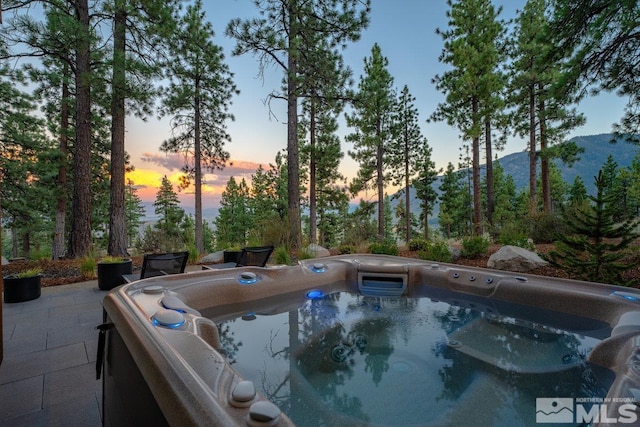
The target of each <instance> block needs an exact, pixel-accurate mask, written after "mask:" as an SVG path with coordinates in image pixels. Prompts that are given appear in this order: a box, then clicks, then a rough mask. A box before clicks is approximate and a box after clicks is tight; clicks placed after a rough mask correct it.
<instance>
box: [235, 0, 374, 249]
mask: <svg viewBox="0 0 640 427" xmlns="http://www.w3.org/2000/svg"><path fill="white" fill-rule="evenodd" d="M256 5H257V6H258V10H259V13H260V15H261V17H260V18H256V19H251V20H247V21H242V20H240V19H234V20H233V21H231V22H230V23H229V25H228V26H227V35H228V36H230V37H233V38H235V39H236V41H237V45H236V47H235V49H234V51H233V54H234V55H241V54H244V53H253V54H257V55H258V57H259V58H260V64H259V69H260V73H262V72H263V71H264V69H265V67H266V66H267V65H270V64H275V65H276V66H278V67H280V68H281V70H282V72H283V74H284V79H283V81H284V85H285V89H284V92H285V93H284V94H278V93H276V92H274V93H272V94H271V95H270V98H280V99H286V100H287V179H288V185H287V192H288V194H287V200H288V206H287V209H288V215H287V217H288V220H289V228H290V231H291V246H292V249H294V250H295V249H299V248H300V247H301V245H302V230H301V213H300V195H301V191H300V176H299V170H300V165H299V151H298V150H299V144H298V97H300V96H304V95H305V90H304V89H306V87H305V81H306V79H315V78H317V77H316V76H315V73H314V72H313V66H314V63H315V65H316V66H319V67H321V66H322V63H318V61H317V60H318V55H317V54H316V53H317V50H318V46H321V47H322V49H323V50H324V49H330V50H333V49H336V48H343V47H344V46H345V44H346V42H348V41H356V40H357V39H358V38H359V37H360V31H362V29H363V28H365V27H366V26H367V24H368V22H369V18H368V15H369V9H370V0H318V1H313V2H303V1H300V0H264V1H258V2H256ZM319 34H321V35H322V36H323V40H324V43H320V44H318V43H316V41H317V40H318V35H319Z"/></svg>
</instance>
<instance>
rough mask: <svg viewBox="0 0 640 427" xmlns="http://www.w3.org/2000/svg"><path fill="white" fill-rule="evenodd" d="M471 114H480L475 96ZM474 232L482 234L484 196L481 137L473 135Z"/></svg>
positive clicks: (478, 234)
mask: <svg viewBox="0 0 640 427" xmlns="http://www.w3.org/2000/svg"><path fill="white" fill-rule="evenodd" d="M471 110H472V112H471V114H472V115H473V117H477V116H478V100H477V99H476V98H475V97H474V98H473V99H472V100H471ZM472 153H473V154H472V156H473V164H472V171H473V233H474V234H475V235H476V236H481V235H482V198H481V191H480V138H479V137H478V136H474V137H473V146H472Z"/></svg>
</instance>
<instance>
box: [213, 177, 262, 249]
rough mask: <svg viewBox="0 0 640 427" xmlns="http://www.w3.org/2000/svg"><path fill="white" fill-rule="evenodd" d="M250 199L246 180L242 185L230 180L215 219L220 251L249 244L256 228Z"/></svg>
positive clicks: (232, 179)
mask: <svg viewBox="0 0 640 427" xmlns="http://www.w3.org/2000/svg"><path fill="white" fill-rule="evenodd" d="M249 197H250V194H249V187H248V186H247V183H246V181H245V180H244V178H243V179H242V180H241V181H240V183H237V182H236V180H235V179H234V178H233V177H231V178H229V181H228V182H227V187H226V188H225V190H224V191H223V192H222V200H221V201H220V210H219V211H218V216H217V217H216V219H215V225H216V231H215V236H216V243H217V244H216V246H217V247H218V248H219V249H224V248H226V247H244V246H245V245H246V244H247V241H248V238H249V233H250V231H251V230H252V229H253V227H254V218H253V216H252V212H251V206H250V201H249Z"/></svg>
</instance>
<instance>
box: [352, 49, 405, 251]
mask: <svg viewBox="0 0 640 427" xmlns="http://www.w3.org/2000/svg"><path fill="white" fill-rule="evenodd" d="M388 65H389V61H388V59H387V58H386V57H384V56H382V51H381V50H380V46H378V44H375V45H374V46H373V48H372V49H371V56H370V57H368V58H365V60H364V72H365V75H364V76H361V77H360V82H359V83H358V92H357V93H356V95H355V98H356V100H355V102H354V105H353V112H352V113H351V114H347V115H346V120H347V125H348V126H349V127H352V128H354V129H355V132H354V133H351V134H349V135H347V137H346V139H347V141H349V142H352V143H353V151H349V155H350V156H351V157H352V158H353V159H354V160H355V161H357V162H358V163H359V164H360V168H359V170H358V174H357V176H356V178H354V179H353V181H352V183H351V192H352V193H353V194H357V193H358V192H360V191H362V190H364V189H368V188H373V189H375V192H376V194H377V196H378V239H379V240H380V241H382V240H383V239H384V222H385V217H384V184H385V182H387V181H388V180H389V176H387V175H386V173H385V172H386V169H387V168H388V167H389V159H388V153H387V150H388V149H389V147H388V145H389V144H390V141H391V139H392V137H393V136H394V132H395V128H394V126H395V123H394V117H393V112H394V109H395V93H394V90H393V77H391V74H390V73H389V71H388V70H387V66H388Z"/></svg>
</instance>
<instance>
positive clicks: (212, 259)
mask: <svg viewBox="0 0 640 427" xmlns="http://www.w3.org/2000/svg"><path fill="white" fill-rule="evenodd" d="M223 258H224V255H223V251H218V252H213V253H210V254H209V255H205V256H203V257H202V258H201V259H200V264H214V263H217V262H222V260H223Z"/></svg>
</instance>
